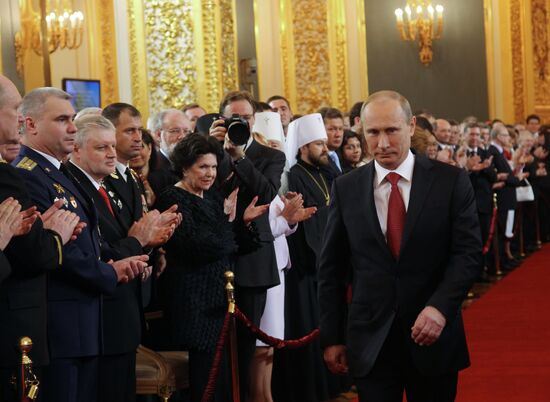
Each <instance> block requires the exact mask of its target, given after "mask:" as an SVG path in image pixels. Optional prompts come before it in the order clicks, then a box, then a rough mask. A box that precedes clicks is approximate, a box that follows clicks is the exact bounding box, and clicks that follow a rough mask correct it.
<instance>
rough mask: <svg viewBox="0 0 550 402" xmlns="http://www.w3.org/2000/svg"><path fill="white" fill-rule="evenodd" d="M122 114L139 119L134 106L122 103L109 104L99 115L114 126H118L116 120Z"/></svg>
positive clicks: (139, 114)
mask: <svg viewBox="0 0 550 402" xmlns="http://www.w3.org/2000/svg"><path fill="white" fill-rule="evenodd" d="M122 112H128V113H129V114H130V116H132V117H141V113H140V112H139V110H137V109H136V107H135V106H133V105H130V104H129V103H123V102H116V103H111V104H110V105H109V106H107V107H105V109H103V112H101V115H102V116H103V117H105V118H106V119H108V120H109V121H110V122H111V123H113V124H114V125H115V126H116V125H117V124H118V118H119V117H120V114H121V113H122Z"/></svg>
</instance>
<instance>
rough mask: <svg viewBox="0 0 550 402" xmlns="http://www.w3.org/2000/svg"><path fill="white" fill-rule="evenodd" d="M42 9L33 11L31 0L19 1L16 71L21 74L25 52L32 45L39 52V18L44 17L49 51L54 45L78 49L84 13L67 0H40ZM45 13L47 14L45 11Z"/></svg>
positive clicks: (53, 49) (40, 49) (40, 20)
mask: <svg viewBox="0 0 550 402" xmlns="http://www.w3.org/2000/svg"><path fill="white" fill-rule="evenodd" d="M40 2H41V3H42V4H41V5H42V6H44V7H43V8H42V7H41V9H42V10H43V9H45V10H46V13H43V12H42V10H40V11H35V10H34V8H33V5H32V3H33V2H32V0H24V1H23V2H22V4H21V30H20V31H19V32H17V33H16V34H15V51H16V59H17V72H18V73H19V74H20V75H21V76H22V75H23V70H24V68H23V59H24V55H25V52H26V51H27V50H29V49H32V50H33V51H34V53H36V54H37V55H38V56H42V48H43V47H42V41H43V38H42V29H41V23H42V18H44V19H45V21H46V32H47V35H46V38H45V40H46V43H47V49H48V52H49V53H53V52H55V51H56V50H57V49H78V48H79V47H80V45H82V40H83V38H84V14H82V12H81V11H74V10H73V9H72V6H71V2H70V1H69V0H63V1H61V0H55V1H54V0H49V1H47V3H46V0H40ZM44 14H46V15H44Z"/></svg>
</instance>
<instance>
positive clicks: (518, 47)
mask: <svg viewBox="0 0 550 402" xmlns="http://www.w3.org/2000/svg"><path fill="white" fill-rule="evenodd" d="M510 26H511V32H510V34H511V36H512V77H513V78H512V79H513V103H514V119H515V122H520V121H522V120H523V119H524V117H525V91H524V87H525V86H524V77H523V63H524V52H523V32H522V21H521V5H520V1H519V0H511V3H510Z"/></svg>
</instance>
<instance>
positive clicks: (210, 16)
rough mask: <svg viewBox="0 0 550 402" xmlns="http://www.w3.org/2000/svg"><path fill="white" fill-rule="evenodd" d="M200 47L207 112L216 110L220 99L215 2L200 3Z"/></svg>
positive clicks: (213, 0)
mask: <svg viewBox="0 0 550 402" xmlns="http://www.w3.org/2000/svg"><path fill="white" fill-rule="evenodd" d="M201 3H202V9H201V15H202V35H203V38H202V39H203V40H202V47H203V51H204V63H205V65H204V83H203V85H204V86H205V89H206V92H205V95H206V107H207V108H208V109H209V110H216V111H217V109H218V104H219V102H220V99H221V98H222V91H221V74H220V69H219V68H218V66H219V64H220V52H219V46H218V42H219V41H218V33H217V29H216V28H217V27H218V29H219V25H218V24H217V18H216V12H217V4H216V1H215V0H205V1H202V2H201Z"/></svg>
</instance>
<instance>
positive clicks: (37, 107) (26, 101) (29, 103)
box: [20, 87, 71, 118]
mask: <svg viewBox="0 0 550 402" xmlns="http://www.w3.org/2000/svg"><path fill="white" fill-rule="evenodd" d="M48 98H58V99H63V100H70V99H71V95H69V94H68V93H67V92H65V91H62V90H61V89H59V88H53V87H42V88H35V89H33V90H32V91H30V92H29V93H27V94H26V95H25V96H24V97H23V101H22V103H21V109H20V110H21V114H22V115H23V116H24V117H27V116H29V117H33V118H37V117H38V116H40V115H42V113H44V105H45V104H46V101H47V100H48Z"/></svg>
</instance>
